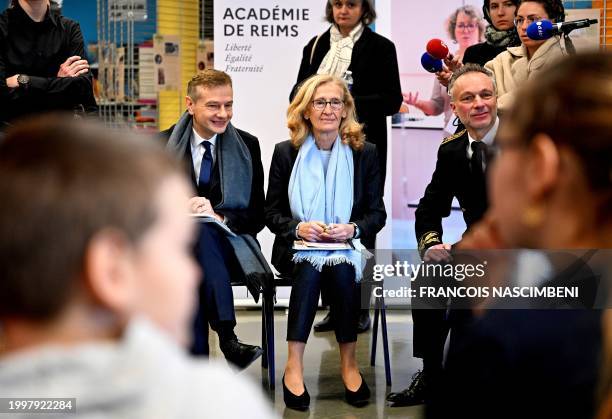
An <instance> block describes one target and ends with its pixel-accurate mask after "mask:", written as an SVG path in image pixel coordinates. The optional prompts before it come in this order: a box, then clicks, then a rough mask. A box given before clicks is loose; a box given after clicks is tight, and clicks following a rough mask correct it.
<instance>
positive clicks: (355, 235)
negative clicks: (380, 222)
mask: <svg viewBox="0 0 612 419" xmlns="http://www.w3.org/2000/svg"><path fill="white" fill-rule="evenodd" d="M349 224H352V225H353V226H354V227H355V233H353V237H352V238H353V239H356V238H358V237H359V234H360V233H361V232H360V231H359V226H358V225H357V223H353V222H350V223H349Z"/></svg>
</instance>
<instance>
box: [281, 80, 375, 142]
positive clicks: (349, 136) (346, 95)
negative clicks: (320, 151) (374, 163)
mask: <svg viewBox="0 0 612 419" xmlns="http://www.w3.org/2000/svg"><path fill="white" fill-rule="evenodd" d="M326 83H333V84H335V85H336V86H338V87H339V88H340V89H342V96H343V101H344V112H346V117H345V118H342V121H341V122H340V128H339V129H338V131H339V132H340V138H342V142H343V143H344V144H348V145H349V146H350V147H351V148H352V149H353V150H361V149H362V148H363V145H364V143H365V134H364V133H363V125H362V124H360V123H359V122H357V113H356V112H355V101H354V100H353V96H351V93H350V92H349V90H348V89H347V87H346V84H345V83H344V82H343V81H342V80H341V79H339V78H338V77H335V76H330V75H327V74H317V75H314V76H312V77H310V78H308V79H306V80H305V81H304V82H303V83H302V84H301V85H300V87H299V89H298V92H297V93H296V95H295V97H294V98H293V100H292V101H291V104H290V105H289V108H288V109H287V127H288V128H289V133H290V137H291V144H293V146H294V147H295V148H299V147H300V146H301V145H302V144H303V143H304V140H306V137H308V135H309V134H310V133H311V132H312V124H311V122H310V121H309V120H307V119H306V118H304V113H305V112H306V109H307V108H308V107H309V106H312V100H313V97H314V95H315V91H316V90H317V88H318V87H319V86H321V85H323V84H326Z"/></svg>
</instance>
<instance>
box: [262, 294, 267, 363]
mask: <svg viewBox="0 0 612 419" xmlns="http://www.w3.org/2000/svg"><path fill="white" fill-rule="evenodd" d="M267 300H268V299H267V297H266V296H265V294H264V293H263V292H262V293H261V348H262V349H263V356H262V357H261V367H262V368H268V331H267V330H266V310H267V307H266V306H267V304H268V302H267Z"/></svg>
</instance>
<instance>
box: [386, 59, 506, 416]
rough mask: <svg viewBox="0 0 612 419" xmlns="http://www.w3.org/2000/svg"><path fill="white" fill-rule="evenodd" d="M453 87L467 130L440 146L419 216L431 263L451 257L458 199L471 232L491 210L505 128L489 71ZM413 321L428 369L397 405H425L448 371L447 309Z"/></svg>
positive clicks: (462, 74) (395, 397)
mask: <svg viewBox="0 0 612 419" xmlns="http://www.w3.org/2000/svg"><path fill="white" fill-rule="evenodd" d="M449 89H450V92H451V107H452V109H453V112H454V113H455V115H456V116H457V117H458V118H459V119H460V120H461V122H462V123H463V124H464V125H465V127H466V129H464V130H463V131H461V132H458V133H457V134H454V135H452V136H450V137H447V138H446V139H444V141H442V144H440V148H439V149H438V160H437V162H436V168H435V170H434V173H433V175H432V177H431V181H430V182H429V185H427V188H426V189H425V195H424V196H423V197H422V198H421V200H420V201H419V205H418V207H417V209H416V212H415V232H416V237H417V241H418V248H419V252H420V253H421V255H422V257H423V260H424V261H425V262H444V261H447V260H449V259H450V253H449V251H450V248H451V245H450V244H448V243H444V242H443V240H442V218H444V217H448V216H449V215H450V211H451V203H452V200H453V198H454V197H456V198H457V200H458V201H459V205H460V206H461V210H462V212H463V218H464V220H465V223H466V225H467V227H468V228H469V227H470V226H471V225H472V224H473V223H474V222H476V221H478V220H480V218H481V217H482V216H483V214H484V212H485V211H486V209H487V202H488V200H487V191H486V182H485V169H486V164H487V161H486V160H487V155H488V154H489V153H488V152H487V151H486V149H487V148H488V147H491V146H492V143H493V140H494V138H495V134H496V131H497V127H498V125H499V120H498V118H497V99H496V91H495V84H494V82H493V78H492V75H491V73H490V72H489V71H488V70H485V69H484V68H483V67H481V66H479V65H476V64H467V65H464V66H463V67H461V69H459V70H458V71H456V72H455V73H454V74H453V78H452V79H451V81H450V84H449ZM414 305H416V303H413V306H414ZM412 318H413V321H414V356H415V357H417V358H422V359H423V370H422V371H419V372H418V373H417V374H416V375H415V377H414V380H413V383H412V384H411V386H410V387H408V388H407V389H406V390H403V391H401V392H397V393H391V394H389V396H388V397H387V400H389V402H391V403H392V405H393V406H409V405H415V404H421V403H423V402H424V401H425V400H426V398H427V397H428V390H429V388H431V386H432V384H431V383H432V381H434V380H435V379H436V378H437V377H438V376H439V373H440V371H441V369H442V353H443V349H444V342H445V340H446V334H447V333H448V327H449V326H448V324H447V322H446V313H445V310H441V309H421V310H419V309H414V308H413V310H412Z"/></svg>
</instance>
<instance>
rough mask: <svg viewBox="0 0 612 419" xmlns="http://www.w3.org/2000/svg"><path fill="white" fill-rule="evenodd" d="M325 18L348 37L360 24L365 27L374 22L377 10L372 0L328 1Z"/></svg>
mask: <svg viewBox="0 0 612 419" xmlns="http://www.w3.org/2000/svg"><path fill="white" fill-rule="evenodd" d="M325 18H326V19H327V21H328V22H329V23H332V24H335V25H336V26H338V29H339V30H340V32H341V33H342V34H343V35H347V34H348V33H349V32H350V31H351V30H353V29H354V28H355V27H356V26H357V25H358V24H359V23H360V22H361V23H362V24H363V25H369V24H370V23H372V22H374V20H376V10H374V5H373V3H372V0H327V3H326V4H325Z"/></svg>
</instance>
